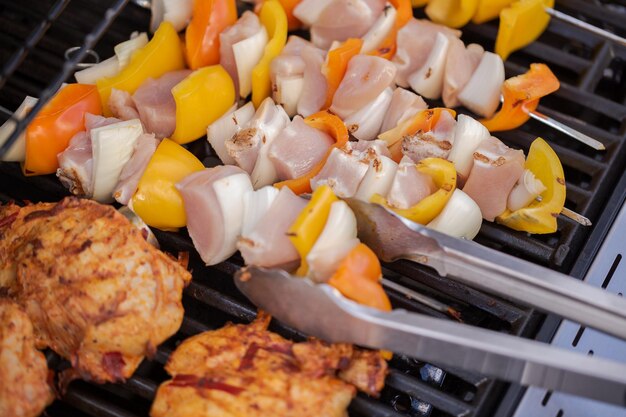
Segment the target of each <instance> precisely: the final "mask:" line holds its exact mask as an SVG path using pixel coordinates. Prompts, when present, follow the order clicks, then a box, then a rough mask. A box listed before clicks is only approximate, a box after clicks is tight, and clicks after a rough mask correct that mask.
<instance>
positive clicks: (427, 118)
mask: <svg viewBox="0 0 626 417" xmlns="http://www.w3.org/2000/svg"><path fill="white" fill-rule="evenodd" d="M444 111H447V112H448V113H450V114H451V115H452V117H456V112H455V111H454V110H452V109H447V108H445V107H435V108H432V109H427V110H422V111H421V112H419V113H417V114H416V115H415V116H413V117H412V118H411V119H408V120H406V121H405V122H403V123H401V124H399V125H398V126H396V127H394V128H393V129H391V130H388V131H387V132H384V133H381V134H380V135H378V138H379V139H381V140H383V141H385V142H386V143H387V147H388V148H389V152H390V153H391V158H392V159H393V160H394V161H396V162H400V160H401V159H402V139H403V138H404V137H405V136H408V135H414V134H416V133H417V132H419V131H421V132H430V131H431V130H433V128H434V127H435V126H436V125H437V123H438V122H439V118H440V117H441V113H442V112H444Z"/></svg>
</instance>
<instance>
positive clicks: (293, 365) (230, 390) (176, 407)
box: [150, 314, 387, 417]
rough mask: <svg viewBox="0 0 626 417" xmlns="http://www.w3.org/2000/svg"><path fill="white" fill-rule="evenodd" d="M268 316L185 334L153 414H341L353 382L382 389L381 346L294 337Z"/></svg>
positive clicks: (384, 367)
mask: <svg viewBox="0 0 626 417" xmlns="http://www.w3.org/2000/svg"><path fill="white" fill-rule="evenodd" d="M269 321H270V317H269V316H267V315H265V314H260V316H259V318H258V319H257V320H256V321H254V322H253V323H252V324H249V325H234V324H229V325H227V326H225V327H223V328H221V329H219V330H215V331H209V332H204V333H201V334H199V335H196V336H193V337H191V338H189V339H187V340H185V341H184V342H183V343H182V344H181V345H180V346H179V347H178V348H177V349H176V351H175V352H174V353H173V354H172V356H171V357H170V359H169V361H168V363H167V366H166V370H167V372H168V373H169V374H170V375H172V379H171V380H169V381H166V382H165V383H163V384H162V385H161V386H160V387H159V390H158V391H157V395H156V398H155V400H154V403H153V405H152V410H151V412H150V414H151V416H152V417H163V416H168V417H188V416H189V417H191V416H194V417H200V416H211V417H217V416H258V417H265V416H267V417H270V416H271V417H282V416H320V417H322V416H323V417H334V416H346V415H347V411H346V409H347V407H348V405H349V404H350V401H351V400H352V398H353V397H354V396H355V394H356V388H355V385H356V387H357V388H359V389H364V390H366V392H368V393H369V394H370V395H377V394H378V393H379V392H380V390H381V389H382V387H383V384H384V379H385V376H386V374H387V363H386V362H385V361H384V359H382V357H381V356H380V353H379V352H374V351H362V350H358V349H356V348H354V347H353V346H352V345H349V344H334V345H330V344H327V343H324V342H321V341H319V340H314V339H312V340H309V341H307V342H302V343H293V342H291V341H288V340H286V339H284V338H282V337H281V336H279V335H277V334H275V333H271V332H269V331H267V326H268V324H269ZM365 357H367V358H368V359H367V360H365V361H363V359H364V358H365ZM355 360H357V361H358V362H359V363H360V364H361V365H366V366H362V367H361V366H357V367H355V366H354V365H355ZM357 368H358V369H357ZM350 369H351V371H349V372H348V370H350ZM344 377H345V379H343V380H342V378H344ZM362 381H367V382H366V383H365V384H361V382H362ZM357 384H358V385H357Z"/></svg>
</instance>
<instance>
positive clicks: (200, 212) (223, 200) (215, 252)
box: [176, 165, 252, 265]
mask: <svg viewBox="0 0 626 417" xmlns="http://www.w3.org/2000/svg"><path fill="white" fill-rule="evenodd" d="M176 188H177V189H178V191H179V192H180V194H181V195H182V197H183V202H184V203H185V214H186V216H187V230H188V231H189V236H190V237H191V240H192V241H193V245H194V247H195V248H196V250H197V251H198V253H199V254H200V257H201V258H202V260H203V261H204V262H205V263H206V264H207V265H214V264H217V263H219V262H222V261H224V260H226V259H227V258H229V257H230V256H232V255H233V254H234V253H235V251H236V247H235V244H236V242H237V238H238V237H239V235H240V234H241V228H242V225H243V195H244V194H245V193H246V192H248V191H252V184H251V183H250V177H249V176H248V174H247V173H246V172H245V171H243V170H242V169H241V168H238V167H235V166H232V165H223V166H217V167H215V168H208V169H205V170H202V171H199V172H195V173H193V174H191V175H189V176H187V177H185V178H184V179H183V180H182V181H180V182H179V183H178V184H176Z"/></svg>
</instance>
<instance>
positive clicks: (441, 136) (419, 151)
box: [402, 111, 456, 162]
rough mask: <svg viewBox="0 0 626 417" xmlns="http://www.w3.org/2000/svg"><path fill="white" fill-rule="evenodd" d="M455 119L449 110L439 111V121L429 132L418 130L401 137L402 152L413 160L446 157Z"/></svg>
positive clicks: (450, 145)
mask: <svg viewBox="0 0 626 417" xmlns="http://www.w3.org/2000/svg"><path fill="white" fill-rule="evenodd" d="M455 128H456V120H454V116H452V115H451V114H450V113H449V112H447V111H444V112H441V116H440V118H439V121H438V122H437V124H436V125H435V128H434V129H433V130H432V131H431V132H418V133H416V134H414V135H412V136H407V137H405V138H404V139H402V153H403V154H404V155H406V156H408V157H410V158H411V159H412V160H413V162H419V161H421V160H422V159H425V158H443V159H446V158H448V155H449V154H450V150H451V149H452V144H453V141H454V130H455Z"/></svg>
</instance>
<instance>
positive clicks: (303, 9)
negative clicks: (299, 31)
mask: <svg viewBox="0 0 626 417" xmlns="http://www.w3.org/2000/svg"><path fill="white" fill-rule="evenodd" d="M332 2H333V0H302V1H301V2H300V3H298V4H297V5H296V7H294V9H293V12H292V13H293V15H294V16H295V17H297V18H298V20H299V21H301V22H302V23H303V24H304V26H305V27H310V26H313V24H314V23H315V22H317V20H318V19H319V18H320V16H321V15H322V12H323V11H324V10H325V9H326V8H327V7H328V6H330V4H331V3H332Z"/></svg>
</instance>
